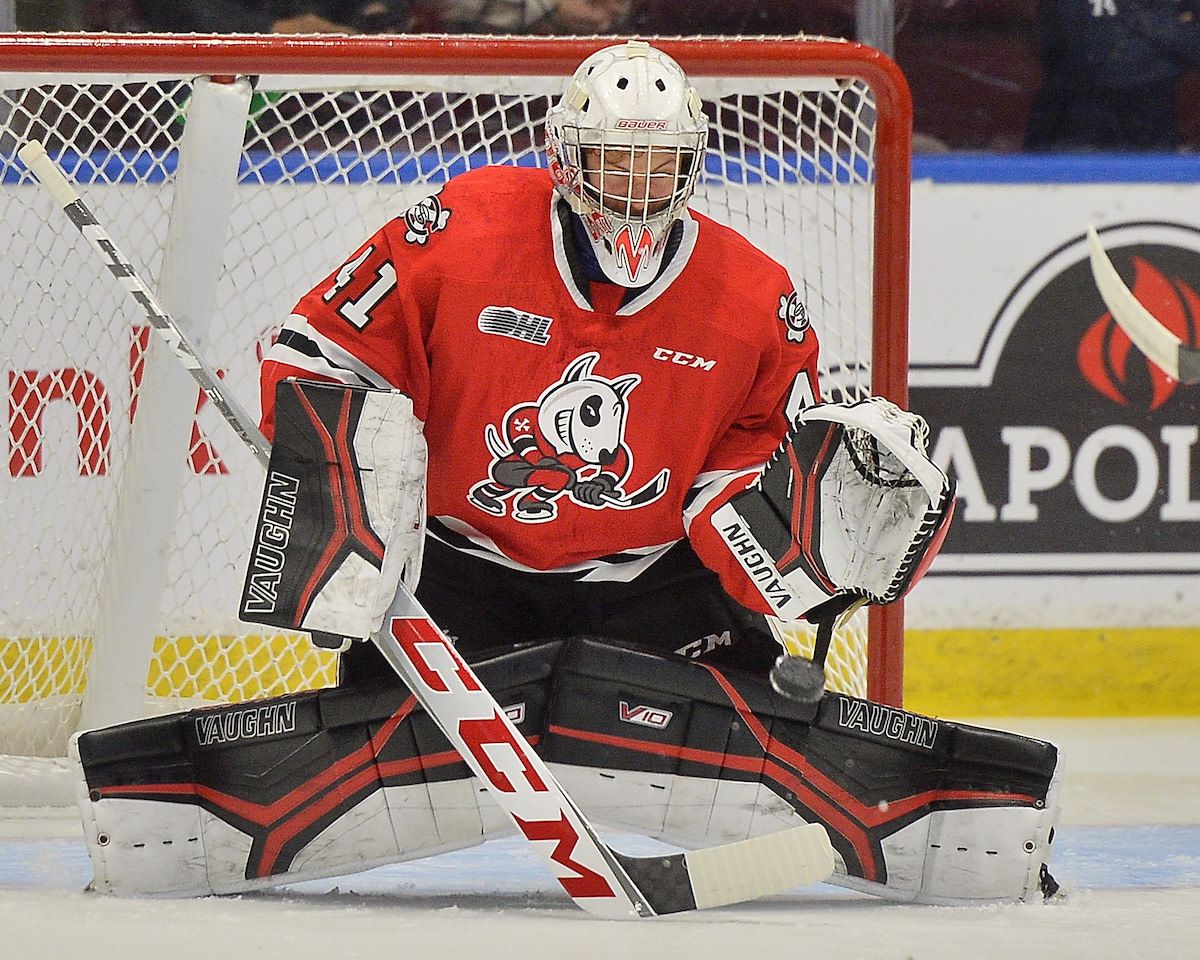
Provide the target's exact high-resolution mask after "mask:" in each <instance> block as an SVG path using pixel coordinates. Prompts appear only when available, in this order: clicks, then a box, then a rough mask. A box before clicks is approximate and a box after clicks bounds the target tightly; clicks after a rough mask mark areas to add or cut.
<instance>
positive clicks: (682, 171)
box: [546, 40, 708, 287]
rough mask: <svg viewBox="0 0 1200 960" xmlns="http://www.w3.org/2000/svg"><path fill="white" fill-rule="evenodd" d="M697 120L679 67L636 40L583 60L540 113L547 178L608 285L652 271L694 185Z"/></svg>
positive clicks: (700, 143) (700, 130)
mask: <svg viewBox="0 0 1200 960" xmlns="http://www.w3.org/2000/svg"><path fill="white" fill-rule="evenodd" d="M707 127H708V124H707V121H706V120H705V118H704V114H703V112H702V111H701V105H700V97H699V95H698V94H697V93H696V90H695V88H693V87H692V86H691V85H690V84H689V83H688V79H687V76H686V75H685V74H684V72H683V70H682V69H680V67H679V64H677V63H676V62H675V61H674V60H672V59H671V58H670V57H668V56H667V55H666V54H665V53H663V52H662V51H661V50H657V49H655V48H654V47H652V46H650V45H649V44H647V43H644V42H641V41H636V40H631V41H629V42H628V43H624V44H619V45H617V46H611V47H605V48H604V49H603V50H598V51H597V52H596V53H593V54H592V55H591V56H590V57H588V58H587V59H586V60H584V61H583V63H581V64H580V65H579V68H578V69H577V70H576V71H575V73H574V75H573V76H572V77H571V80H570V82H569V83H568V84H567V89H566V91H565V92H564V93H563V95H562V98H561V99H560V100H559V102H558V104H557V105H556V106H554V107H552V108H551V110H550V111H549V112H548V114H547V116H546V150H547V153H548V155H549V161H550V172H551V175H552V176H553V178H554V182H555V185H556V187H557V188H558V191H559V193H560V194H562V196H564V197H565V198H566V199H567V201H568V202H569V203H570V204H571V208H572V209H573V210H574V211H575V212H576V213H577V214H579V216H580V217H581V218H582V219H583V222H584V224H585V225H586V226H587V228H588V236H589V238H590V239H591V241H592V246H593V249H594V250H595V253H596V257H597V259H598V260H599V262H600V267H601V269H602V270H603V271H604V274H605V276H607V277H608V278H609V279H610V280H612V281H613V282H615V283H618V284H621V285H622V286H626V287H636V286H642V285H644V284H646V283H649V282H650V280H652V279H653V278H654V276H655V274H656V273H657V272H658V269H659V267H660V265H661V264H662V259H663V254H664V252H665V251H666V248H667V238H668V236H669V235H670V232H671V227H672V225H673V224H674V223H675V222H676V221H677V220H679V219H681V218H682V217H684V216H685V215H686V212H687V203H688V199H689V198H690V197H691V195H692V191H693V190H694V189H695V186H696V180H697V178H698V177H699V174H700V169H701V167H702V165H703V156H704V145H705V141H706V137H707Z"/></svg>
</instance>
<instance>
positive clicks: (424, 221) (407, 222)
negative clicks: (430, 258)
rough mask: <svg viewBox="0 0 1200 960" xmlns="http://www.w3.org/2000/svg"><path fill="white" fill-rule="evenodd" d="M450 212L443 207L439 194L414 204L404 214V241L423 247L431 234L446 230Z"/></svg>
mask: <svg viewBox="0 0 1200 960" xmlns="http://www.w3.org/2000/svg"><path fill="white" fill-rule="evenodd" d="M449 220H450V210H449V209H448V208H446V207H443V206H442V201H441V200H439V199H438V198H437V194H434V195H433V196H430V197H426V198H425V199H424V200H419V201H418V202H417V203H414V204H413V205H412V206H411V207H409V208H408V209H407V210H406V211H405V212H404V226H405V231H404V239H405V240H406V241H408V242H409V243H415V244H418V245H421V246H423V245H424V244H425V242H426V241H427V240H428V239H429V237H430V235H431V234H434V233H437V232H438V231H439V230H445V229H446V224H447V223H448V222H449Z"/></svg>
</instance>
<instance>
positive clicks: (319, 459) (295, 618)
mask: <svg viewBox="0 0 1200 960" xmlns="http://www.w3.org/2000/svg"><path fill="white" fill-rule="evenodd" d="M275 420H276V426H275V443H274V445H273V447H272V448H271V461H270V464H269V465H268V467H267V480H266V486H265V488H264V490H263V502H262V508H261V509H260V511H259V517H258V524H257V526H256V528H255V537H254V546H253V548H252V549H251V553H250V564H249V568H248V569H247V571H246V582H245V586H244V588H243V591H242V602H241V608H240V611H239V612H240V616H241V618H242V619H243V620H246V621H248V622H250V623H263V624H267V625H269V626H275V627H284V628H288V629H293V630H296V629H298V630H307V631H309V632H311V633H312V635H313V642H315V643H317V644H318V645H320V646H324V647H340V646H343V644H344V641H345V640H349V639H365V638H367V637H369V636H370V635H371V633H373V632H374V631H375V630H377V629H378V628H379V626H380V624H381V622H382V620H383V614H384V613H385V611H386V610H387V607H388V604H389V603H391V601H392V598H393V597H394V596H395V594H396V588H397V586H398V585H399V583H400V580H401V577H402V576H403V579H404V581H405V582H406V583H407V584H408V585H409V587H410V589H411V588H414V587H415V586H416V582H417V577H418V575H419V574H420V569H421V550H422V545H423V543H424V536H425V464H426V449H425V438H424V436H423V435H422V433H421V424H420V422H419V421H418V420H417V419H416V417H415V416H414V415H413V410H412V401H411V400H410V399H409V398H408V397H407V396H405V395H404V394H402V393H399V392H397V391H385V390H367V389H362V388H357V387H346V386H342V385H341V384H334V383H317V382H315V381H307V380H284V381H282V382H281V383H280V384H279V385H278V388H277V390H276V400H275Z"/></svg>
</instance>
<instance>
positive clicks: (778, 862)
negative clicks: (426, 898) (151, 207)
mask: <svg viewBox="0 0 1200 960" xmlns="http://www.w3.org/2000/svg"><path fill="white" fill-rule="evenodd" d="M18 156H19V157H20V158H21V160H22V161H23V162H24V163H25V165H26V166H27V167H28V168H29V169H30V170H31V171H32V172H33V173H34V174H35V175H36V176H37V178H38V180H39V181H40V182H41V183H42V185H43V186H44V187H45V188H46V189H47V191H48V192H49V193H50V195H51V196H52V197H53V198H54V200H55V202H56V203H58V204H59V206H61V207H62V208H63V210H64V211H65V212H66V214H67V216H68V217H69V218H70V220H71V222H72V223H73V224H74V225H75V226H76V228H77V229H78V230H79V232H80V233H81V234H83V236H84V237H85V238H86V239H87V240H88V242H89V243H90V244H91V245H92V247H94V248H95V250H96V251H97V252H98V253H99V254H100V256H101V257H102V258H103V259H104V261H105V265H106V266H107V268H108V269H109V271H110V272H111V273H112V274H113V275H114V276H115V277H117V279H118V280H119V281H120V283H121V285H122V286H123V287H124V288H125V289H126V291H127V292H128V293H129V295H130V296H131V297H132V298H133V300H135V301H136V302H137V303H138V304H139V305H140V306H141V308H142V309H143V311H144V312H145V314H146V316H147V318H148V319H149V320H150V322H151V324H152V325H153V326H154V327H155V329H157V330H158V331H159V333H161V334H162V336H163V338H164V339H165V340H166V342H167V343H168V344H169V346H170V348H171V350H172V351H173V352H174V354H175V355H176V356H177V357H178V358H179V360H180V362H181V363H182V364H183V365H184V367H186V368H187V370H188V371H189V372H190V373H191V374H192V376H193V377H194V378H195V380H196V382H197V383H198V384H199V385H200V387H201V389H203V390H204V392H205V393H206V394H208V396H209V397H210V398H211V399H212V400H213V403H214V405H215V406H216V407H217V409H218V410H220V412H221V414H222V416H223V417H224V418H225V419H226V421H227V422H228V423H229V425H230V426H231V427H233V429H234V431H235V432H236V433H237V434H238V436H240V437H241V438H242V440H243V441H244V442H245V443H246V445H247V446H248V447H249V448H250V450H251V451H252V452H253V453H254V455H255V457H256V458H257V459H258V461H259V463H260V464H262V466H263V467H264V469H265V468H266V466H267V464H268V462H269V445H268V444H267V442H266V439H265V438H264V437H263V435H262V433H261V432H260V431H259V430H258V427H257V426H256V425H255V423H254V422H253V420H251V419H250V416H249V414H247V412H246V410H245V408H243V407H242V406H241V405H240V404H239V403H238V402H237V401H236V400H235V399H234V398H233V397H228V396H226V395H225V394H224V392H223V390H222V389H221V386H220V383H219V381H218V380H217V378H216V376H215V375H214V374H213V373H212V371H211V370H210V369H209V367H208V366H207V364H206V363H205V362H204V360H203V359H202V358H201V357H200V356H199V355H198V354H197V352H196V350H195V348H194V347H193V346H192V344H191V343H190V342H189V341H188V339H187V336H186V335H185V334H184V333H183V331H182V330H181V329H180V328H179V326H178V324H177V323H176V321H175V320H174V319H173V318H172V317H171V316H170V315H169V314H168V313H167V312H166V311H165V310H164V309H163V308H162V306H161V305H160V304H159V303H158V301H157V299H156V298H155V296H154V294H153V293H151V291H150V289H149V288H148V287H147V286H146V284H145V283H144V282H143V281H142V279H141V277H140V276H139V275H138V273H137V271H136V270H135V269H134V268H133V266H132V265H131V264H130V263H129V261H128V260H127V259H126V258H125V257H124V256H123V255H122V254H121V252H120V251H119V250H118V248H117V246H116V244H114V243H113V241H112V239H111V238H110V237H109V236H108V233H107V231H105V229H104V228H103V227H102V226H101V225H100V223H99V222H98V221H97V219H96V217H95V215H94V214H93V213H92V211H91V210H90V209H89V208H88V207H87V205H86V204H85V203H84V202H83V200H82V198H80V196H79V194H78V193H77V192H76V190H75V188H74V187H73V186H72V184H71V183H70V181H68V180H67V178H66V177H65V176H64V175H63V173H62V171H60V170H59V169H58V167H57V165H56V164H55V163H54V162H53V161H52V160H51V159H50V157H49V156H48V155H47V153H46V151H45V149H44V147H43V146H42V144H41V143H40V142H38V141H36V140H31V141H29V142H27V143H26V144H25V145H24V146H22V147H21V149H20V150H19V151H18ZM371 641H372V642H373V643H374V644H375V645H376V647H378V648H379V650H380V651H381V653H382V654H383V656H384V657H385V658H386V659H387V661H388V663H389V664H390V665H391V667H392V668H393V669H394V670H395V671H396V673H397V675H398V676H399V677H400V678H401V679H402V680H403V681H404V683H405V684H406V685H407V686H408V687H409V688H410V689H411V690H412V692H413V693H414V694H415V696H416V697H417V700H418V701H419V702H420V704H421V706H422V707H423V708H424V709H425V711H426V712H427V713H428V714H429V716H430V717H431V718H432V719H433V720H434V722H435V723H436V724H437V725H438V727H439V728H440V729H441V731H442V732H443V733H444V734H445V735H446V737H447V739H448V740H449V741H450V742H451V743H452V744H453V745H454V747H455V749H456V750H457V751H458V753H459V754H460V756H461V757H462V759H463V760H464V761H465V762H466V763H467V765H468V766H469V767H470V768H471V770H472V772H473V773H474V774H475V776H476V777H478V778H479V779H480V781H481V782H483V783H485V784H487V786H488V793H489V794H490V795H491V796H492V798H493V799H494V800H495V801H496V802H497V803H498V804H499V806H500V807H501V808H502V809H503V810H504V812H505V813H506V814H507V815H508V816H509V818H510V819H511V820H512V821H513V823H514V824H515V825H516V827H517V829H518V831H519V832H520V833H521V834H522V835H524V836H525V837H526V838H527V839H528V840H529V841H530V843H531V844H532V846H533V847H534V848H535V850H536V851H537V852H538V854H539V855H540V856H541V857H542V858H543V860H545V861H546V864H547V866H549V867H550V869H551V871H552V872H553V873H554V875H555V877H556V878H557V879H558V881H559V883H560V884H561V886H562V887H563V889H564V890H565V891H566V893H567V894H568V895H569V896H570V897H571V898H572V899H573V900H574V901H575V902H576V903H577V904H578V905H579V906H580V907H582V908H583V909H584V910H587V911H588V912H590V913H594V914H597V915H599V916H604V917H616V918H633V917H650V916H656V915H659V914H668V913H678V912H682V911H686V910H698V909H706V908H709V907H717V906H723V905H726V904H731V903H740V902H742V901H745V900H751V899H756V898H758V897H762V896H769V895H771V894H775V893H782V892H783V891H785V890H790V889H793V888H795V887H799V886H805V885H807V884H810V883H817V882H819V881H822V880H824V879H826V878H827V877H828V876H829V875H830V874H831V873H832V872H833V847H832V845H831V844H830V842H829V836H828V834H827V833H826V832H825V828H824V827H823V826H821V825H820V824H806V825H804V826H800V827H794V828H791V829H788V830H783V831H780V832H777V833H772V834H767V835H764V836H759V837H753V838H751V839H748V840H741V841H736V842H733V843H728V844H721V845H718V846H714V847H709V848H706V849H701V850H691V851H687V852H684V853H676V854H671V855H669V856H661V855H660V856H649V857H633V856H627V855H625V854H621V853H618V852H617V851H615V850H613V849H612V848H611V847H609V846H608V845H607V844H606V843H604V841H603V840H601V839H600V837H599V836H598V835H597V833H596V830H595V828H594V827H593V826H592V825H591V823H590V822H589V821H588V820H587V818H586V817H585V816H584V815H583V813H582V811H580V809H579V807H578V806H577V805H576V804H575V802H574V801H573V800H572V799H571V798H570V797H569V796H568V795H567V793H566V792H565V791H564V790H563V789H562V787H561V786H560V785H559V783H558V782H557V780H556V779H555V778H554V775H553V774H552V773H551V772H550V769H549V768H548V767H547V766H546V764H545V762H544V761H543V760H542V759H541V757H539V756H538V754H537V753H535V752H534V750H533V748H532V747H531V746H530V745H529V743H528V741H526V740H525V738H524V737H522V736H521V734H520V732H519V731H518V730H517V729H516V727H515V726H514V725H513V723H512V721H511V720H510V719H509V718H508V717H507V715H506V714H505V712H504V711H503V710H502V709H501V708H500V706H499V704H497V702H496V700H495V698H494V697H493V696H492V695H491V694H490V693H489V692H488V691H487V689H486V688H485V687H484V686H483V685H482V684H481V683H480V682H479V680H478V678H477V677H476V676H475V673H474V671H472V669H471V667H470V666H469V665H468V664H467V663H466V662H465V661H464V660H463V659H462V658H461V657H459V655H458V653H457V652H456V651H455V649H454V647H453V645H452V644H451V643H450V641H449V640H448V639H447V638H446V635H445V634H444V633H443V632H442V631H441V629H440V628H439V627H438V626H437V624H436V623H434V622H433V620H432V618H430V616H429V615H428V614H427V613H426V612H425V610H424V609H423V608H422V607H421V605H420V603H419V602H418V601H417V599H416V598H415V597H414V596H413V595H412V594H411V593H410V592H409V591H408V590H407V588H406V587H405V586H404V585H403V584H401V585H400V587H399V589H398V591H397V594H396V597H395V599H394V600H393V602H392V604H391V606H390V607H389V609H388V611H387V613H386V614H385V616H384V627H383V628H382V629H381V630H378V631H376V633H374V634H373V635H372V637H371Z"/></svg>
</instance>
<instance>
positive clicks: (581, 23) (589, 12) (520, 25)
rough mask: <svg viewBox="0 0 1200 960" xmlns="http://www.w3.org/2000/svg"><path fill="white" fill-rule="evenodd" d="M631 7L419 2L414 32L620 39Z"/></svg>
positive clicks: (557, 1)
mask: <svg viewBox="0 0 1200 960" xmlns="http://www.w3.org/2000/svg"><path fill="white" fill-rule="evenodd" d="M630 2H631V0H415V2H414V14H413V29H414V30H416V31H421V32H433V33H442V32H444V33H493V34H494V33H516V34H522V33H539V34H550V33H553V34H560V35H561V34H579V35H587V34H596V33H615V32H617V31H620V30H624V29H626V21H627V19H628V15H629V7H630Z"/></svg>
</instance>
